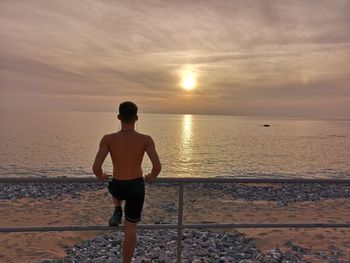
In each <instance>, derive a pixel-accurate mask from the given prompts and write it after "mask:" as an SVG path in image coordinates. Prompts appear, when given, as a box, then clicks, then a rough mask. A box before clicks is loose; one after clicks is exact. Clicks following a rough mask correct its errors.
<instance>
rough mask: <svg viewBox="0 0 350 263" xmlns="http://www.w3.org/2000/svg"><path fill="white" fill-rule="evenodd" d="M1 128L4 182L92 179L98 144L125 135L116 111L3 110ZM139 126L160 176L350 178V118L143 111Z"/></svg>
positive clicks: (108, 167)
mask: <svg viewBox="0 0 350 263" xmlns="http://www.w3.org/2000/svg"><path fill="white" fill-rule="evenodd" d="M0 125H1V129H0V146H1V147H0V176H1V177H53V176H65V177H86V176H93V174H92V171H91V167H92V164H93V161H94V158H95V155H96V152H97V149H98V144H99V141H100V139H101V138H102V136H103V135H105V134H110V133H114V132H117V131H118V130H119V129H120V123H119V121H118V120H117V114H116V113H114V112H78V111H22V110H2V111H0ZM266 126H269V127H266ZM136 128H137V130H138V132H140V133H144V134H149V135H151V136H152V137H153V139H154V141H155V144H156V149H157V151H158V153H159V156H160V160H161V163H162V168H163V169H162V172H161V174H160V176H161V177H240V178H247V177H248V178H262V177H264V178H350V121H346V120H311V119H298V118H281V117H246V116H244V117H243V116H216V115H188V114H150V113H140V114H139V121H138V122H137V127H136ZM103 169H104V170H105V171H107V172H108V173H111V172H112V162H111V160H110V156H109V155H108V156H107V158H106V160H105V163H104V165H103ZM150 169H151V163H150V161H149V159H148V156H147V155H145V157H144V162H143V171H144V174H146V173H148V172H150Z"/></svg>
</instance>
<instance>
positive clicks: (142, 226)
mask: <svg viewBox="0 0 350 263" xmlns="http://www.w3.org/2000/svg"><path fill="white" fill-rule="evenodd" d="M159 226H161V227H159ZM177 227H178V226H177V224H153V225H152V224H150V225H146V224H139V225H137V228H139V229H177ZM124 228H125V226H124V225H120V226H117V227H110V226H98V225H95V226H46V227H40V226H27V227H1V228H0V233H1V232H2V233H9V232H51V231H59V232H62V231H91V230H94V231H100V230H116V229H124Z"/></svg>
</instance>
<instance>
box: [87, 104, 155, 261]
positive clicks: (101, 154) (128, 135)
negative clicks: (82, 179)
mask: <svg viewBox="0 0 350 263" xmlns="http://www.w3.org/2000/svg"><path fill="white" fill-rule="evenodd" d="M118 119H119V120H120V121H121V124H122V125H121V130H120V131H118V132H116V133H112V134H107V135H104V136H103V137H102V139H101V141H100V145H99V150H98V152H97V155H96V158H95V162H94V164H93V166H92V170H93V172H94V174H95V175H96V177H97V178H99V179H101V180H106V179H108V178H109V177H110V176H111V175H109V174H106V173H105V172H104V171H102V164H103V162H104V160H105V158H106V156H107V154H108V153H110V155H111V159H112V163H113V179H112V181H110V182H109V185H108V190H109V192H110V193H111V195H112V198H113V203H114V206H115V210H114V214H113V215H112V217H111V218H110V220H109V225H110V226H118V225H119V224H120V223H121V218H122V214H123V210H122V208H121V205H122V200H125V205H124V213H125V237H124V242H123V263H129V262H131V259H132V256H133V254H134V250H135V246H136V235H137V223H138V222H139V221H140V220H141V212H142V207H143V202H144V197H145V185H144V181H146V182H152V181H154V180H155V179H156V177H157V176H158V174H159V173H160V170H161V164H160V161H159V158H158V154H157V151H156V148H155V145H154V142H153V139H152V137H151V136H148V135H144V134H141V133H138V132H137V131H135V122H136V121H137V120H138V116H137V106H136V105H135V104H134V103H133V102H130V101H126V102H123V103H121V104H120V106H119V114H118ZM145 152H146V153H147V155H148V156H149V158H150V160H151V162H152V165H153V168H152V171H151V173H149V174H147V175H146V176H145V177H143V173H142V168H141V163H142V159H143V156H144V153H145Z"/></svg>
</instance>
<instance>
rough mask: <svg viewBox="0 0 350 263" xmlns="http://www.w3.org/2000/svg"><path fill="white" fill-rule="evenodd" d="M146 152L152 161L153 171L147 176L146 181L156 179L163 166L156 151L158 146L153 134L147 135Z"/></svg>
mask: <svg viewBox="0 0 350 263" xmlns="http://www.w3.org/2000/svg"><path fill="white" fill-rule="evenodd" d="M146 153H147V155H148V157H149V158H150V160H151V162H152V171H151V173H150V174H148V175H147V176H146V177H145V179H146V181H154V180H155V179H156V178H157V176H158V175H159V173H160V171H161V169H162V166H161V164H160V160H159V157H158V153H157V151H156V146H155V144H154V141H153V139H152V137H151V136H147V143H146Z"/></svg>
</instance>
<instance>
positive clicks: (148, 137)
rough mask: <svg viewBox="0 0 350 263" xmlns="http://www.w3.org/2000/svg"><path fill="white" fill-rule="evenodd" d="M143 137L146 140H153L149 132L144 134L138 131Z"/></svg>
mask: <svg viewBox="0 0 350 263" xmlns="http://www.w3.org/2000/svg"><path fill="white" fill-rule="evenodd" d="M137 134H138V135H139V136H140V137H141V138H143V139H144V140H147V141H148V140H151V139H152V137H151V135H148V134H144V133H140V132H138V133H137Z"/></svg>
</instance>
